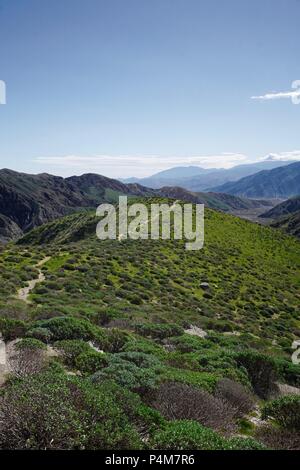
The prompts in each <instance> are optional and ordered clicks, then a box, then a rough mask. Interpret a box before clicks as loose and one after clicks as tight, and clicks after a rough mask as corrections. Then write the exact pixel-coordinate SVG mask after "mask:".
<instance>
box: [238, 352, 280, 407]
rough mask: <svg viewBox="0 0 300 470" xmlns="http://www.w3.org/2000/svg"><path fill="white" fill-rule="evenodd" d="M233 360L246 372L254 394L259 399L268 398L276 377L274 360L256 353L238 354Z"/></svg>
mask: <svg viewBox="0 0 300 470" xmlns="http://www.w3.org/2000/svg"><path fill="white" fill-rule="evenodd" d="M235 359H236V361H237V363H238V364H239V365H240V366H242V367H244V368H245V369H246V370H247V373H248V376H249V379H250V381H251V384H252V387H253V390H254V391H255V393H256V394H257V395H258V396H259V397H260V398H263V399H266V398H268V396H269V395H270V393H271V392H272V391H273V389H274V382H275V380H276V378H277V375H278V374H277V368H276V363H275V361H274V359H273V358H272V357H269V356H267V355H266V354H262V353H259V352H257V351H242V352H239V353H237V354H236V355H235Z"/></svg>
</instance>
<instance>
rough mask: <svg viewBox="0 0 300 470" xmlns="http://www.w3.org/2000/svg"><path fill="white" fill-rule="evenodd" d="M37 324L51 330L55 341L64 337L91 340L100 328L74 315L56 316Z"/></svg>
mask: <svg viewBox="0 0 300 470" xmlns="http://www.w3.org/2000/svg"><path fill="white" fill-rule="evenodd" d="M35 326H36V327H40V328H47V329H48V330H50V331H51V333H52V339H53V340H54V341H59V340H63V339H83V340H91V339H94V338H95V337H96V336H97V334H98V328H97V327H96V326H95V325H92V324H91V323H90V322H89V321H88V320H84V319H79V318H74V317H54V318H50V319H49V320H41V321H38V322H37V323H36V325H35Z"/></svg>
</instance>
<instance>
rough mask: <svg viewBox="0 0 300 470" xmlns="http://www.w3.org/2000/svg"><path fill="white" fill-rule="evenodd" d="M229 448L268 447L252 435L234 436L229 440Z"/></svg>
mask: <svg viewBox="0 0 300 470" xmlns="http://www.w3.org/2000/svg"><path fill="white" fill-rule="evenodd" d="M227 447H228V449H229V450H266V449H267V448H266V447H265V446H264V445H263V444H261V443H260V442H258V441H256V440H255V439H253V438H251V437H247V438H245V437H232V438H231V439H228V440H227Z"/></svg>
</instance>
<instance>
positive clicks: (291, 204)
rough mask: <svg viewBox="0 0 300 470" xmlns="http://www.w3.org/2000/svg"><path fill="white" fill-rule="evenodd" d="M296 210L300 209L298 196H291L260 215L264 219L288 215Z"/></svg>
mask: <svg viewBox="0 0 300 470" xmlns="http://www.w3.org/2000/svg"><path fill="white" fill-rule="evenodd" d="M298 211H300V196H296V197H293V198H291V199H288V200H287V201H284V202H282V203H281V204H278V205H277V206H275V207H273V208H272V209H270V210H269V211H267V212H264V213H263V214H262V215H261V216H260V217H262V218H266V219H268V218H270V219H277V218H278V217H283V216H286V215H290V214H293V213H294V212H298Z"/></svg>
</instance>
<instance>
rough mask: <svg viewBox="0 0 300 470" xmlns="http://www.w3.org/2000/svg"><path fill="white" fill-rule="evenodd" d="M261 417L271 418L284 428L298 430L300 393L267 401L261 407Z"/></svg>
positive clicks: (299, 428)
mask: <svg viewBox="0 0 300 470" xmlns="http://www.w3.org/2000/svg"><path fill="white" fill-rule="evenodd" d="M262 418H263V419H268V418H273V419H274V420H275V421H276V422H277V423H278V424H279V425H280V426H282V427H284V428H287V429H294V430H297V431H300V395H288V396H285V397H281V398H277V399H276V400H272V401H269V402H268V403H266V404H265V405H264V407H263V409H262Z"/></svg>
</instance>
